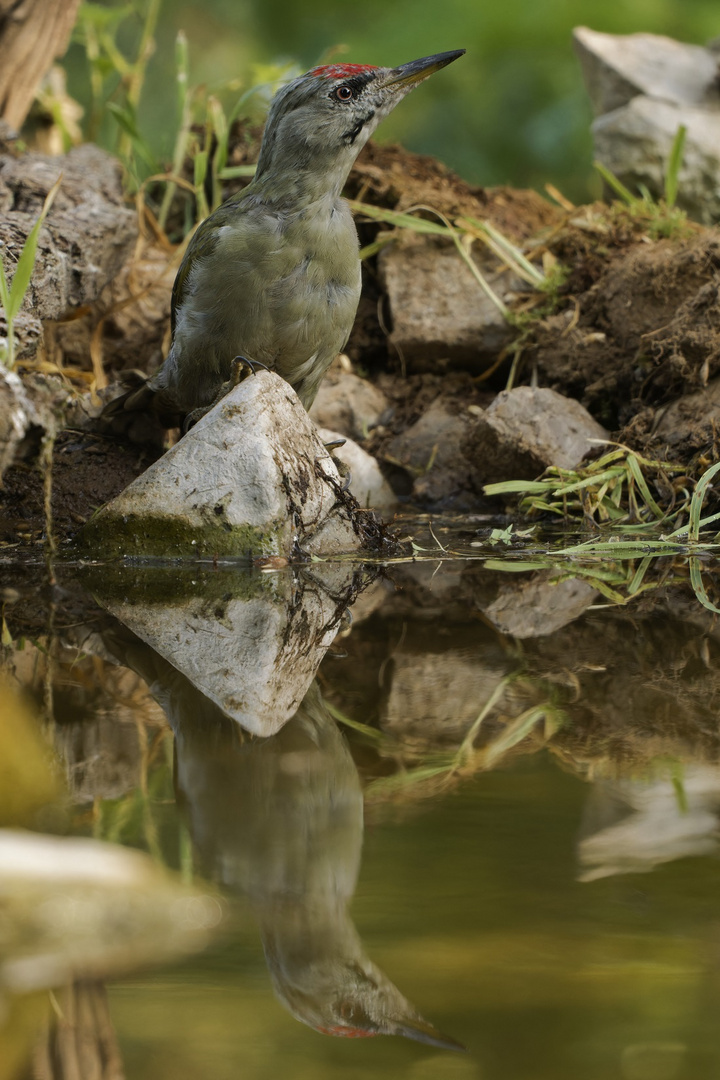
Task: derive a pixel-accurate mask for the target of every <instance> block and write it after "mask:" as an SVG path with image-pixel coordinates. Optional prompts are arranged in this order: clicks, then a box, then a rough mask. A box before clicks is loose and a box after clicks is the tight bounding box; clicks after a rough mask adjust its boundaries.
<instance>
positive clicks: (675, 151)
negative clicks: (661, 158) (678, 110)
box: [665, 124, 687, 207]
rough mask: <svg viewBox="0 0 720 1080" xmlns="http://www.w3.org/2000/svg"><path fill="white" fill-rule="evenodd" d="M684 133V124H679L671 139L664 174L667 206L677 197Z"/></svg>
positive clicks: (673, 203)
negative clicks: (671, 142)
mask: <svg viewBox="0 0 720 1080" xmlns="http://www.w3.org/2000/svg"><path fill="white" fill-rule="evenodd" d="M686 135H687V128H686V127H685V125H684V124H680V126H679V127H678V129H677V132H676V134H675V138H674V139H673V144H672V147H671V149H670V156H669V158H668V165H667V173H666V176H665V202H666V204H667V205H668V206H669V207H672V206H674V205H675V200H676V198H677V193H678V178H679V176H680V168H681V166H682V160H683V151H684V149H685V136H686Z"/></svg>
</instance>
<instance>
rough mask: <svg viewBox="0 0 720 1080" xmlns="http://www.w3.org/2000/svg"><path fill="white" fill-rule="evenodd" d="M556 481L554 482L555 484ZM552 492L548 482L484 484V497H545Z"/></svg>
mask: <svg viewBox="0 0 720 1080" xmlns="http://www.w3.org/2000/svg"><path fill="white" fill-rule="evenodd" d="M555 482H556V481H553V483H555ZM549 490H551V488H550V484H549V483H548V481H546V480H503V481H502V482H501V483H497V484H483V494H484V495H515V494H517V493H518V492H520V493H522V494H526V495H544V494H545V492H547V491H549Z"/></svg>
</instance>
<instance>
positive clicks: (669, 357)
mask: <svg viewBox="0 0 720 1080" xmlns="http://www.w3.org/2000/svg"><path fill="white" fill-rule="evenodd" d="M611 239H612V238H611ZM620 240H621V242H620V243H619V244H618V246H617V247H615V248H613V247H612V246H609V245H608V244H607V243H606V244H603V245H602V247H601V251H600V253H598V255H597V256H596V257H595V258H594V259H592V258H591V256H590V255H589V253H587V252H582V255H581V259H582V261H581V262H579V264H578V265H577V266H576V267H575V270H574V272H573V276H572V277H571V279H570V281H569V282H568V284H567V286H566V287H565V290H564V291H565V294H566V298H567V300H569V301H571V302H572V306H570V304H566V305H565V306H564V307H563V310H561V311H559V312H557V313H555V314H553V315H551V316H549V317H548V318H546V319H544V320H541V321H539V322H538V323H537V325H536V326H534V327H533V329H532V333H531V342H532V344H531V350H532V353H531V355H532V358H533V361H534V363H535V365H536V367H537V371H538V374H539V376H540V379H541V382H542V385H547V386H550V387H551V388H552V389H554V390H558V391H560V392H561V393H563V394H565V395H567V396H569V397H575V398H577V399H578V400H579V401H581V402H582V404H584V405H585V406H586V407H587V408H588V409H589V410H590V412H591V413H593V415H594V416H595V417H596V419H598V420H600V422H601V423H603V424H605V425H606V426H607V427H610V428H618V427H622V426H624V425H626V424H628V423H629V421H630V420H631V419H632V418H633V417H634V416H635V415H636V414H638V413H639V412H640V411H641V410H643V409H644V408H646V407H647V406H651V407H653V408H654V407H657V406H658V405H661V404H663V403H664V402H666V401H668V400H670V399H671V398H673V397H678V396H680V395H681V394H683V393H688V392H690V391H692V390H695V389H698V388H699V387H702V386H704V385H705V384H706V383H707V381H708V379H709V378H710V377H712V376H713V375H716V374H718V372H720V308H719V307H718V288H719V287H720V236H718V234H717V232H716V231H715V230H711V229H698V230H697V231H696V232H694V233H693V234H691V235H690V236H689V237H686V238H683V239H680V240H660V241H657V242H655V243H649V242H646V238H643V237H642V236H641V237H639V238H637V239H636V240H635V242H634V243H629V244H628V243H627V242H626V241H625V240H624V238H620ZM602 249H604V250H602ZM557 250H558V252H559V254H560V257H562V255H563V253H564V254H565V257H567V256H568V254H572V252H571V251H569V250H568V247H567V240H564V239H561V240H559V241H558V243H557ZM583 279H584V280H583Z"/></svg>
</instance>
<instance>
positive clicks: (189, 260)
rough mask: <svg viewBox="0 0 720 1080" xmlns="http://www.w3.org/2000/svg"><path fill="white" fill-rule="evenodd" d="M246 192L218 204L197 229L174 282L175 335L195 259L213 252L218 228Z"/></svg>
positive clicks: (172, 315) (172, 323)
mask: <svg viewBox="0 0 720 1080" xmlns="http://www.w3.org/2000/svg"><path fill="white" fill-rule="evenodd" d="M245 190H247V189H245ZM244 194H245V191H241V192H238V194H237V195H234V196H233V197H232V198H230V199H228V200H227V202H224V203H223V204H222V206H218V208H217V210H214V211H213V212H212V214H210V216H209V217H206V218H205V220H204V221H203V222H202V224H200V225H198V227H197V229H196V230H195V235H194V236H193V238H192V240H191V241H190V243H189V244H188V248H187V251H186V252H185V257H184V258H183V261H182V262H181V263H180V269H179V270H178V272H177V277H176V278H175V283H174V284H173V290H172V302H171V308H170V328H171V331H172V334H173V336H174V334H175V322H176V319H177V311H178V309H179V308H180V307H181V306H182V303H183V301H184V299H185V293H186V290H187V285H188V279H189V276H190V271H191V269H192V267H193V265H194V263H195V260H196V259H203V258H205V256H207V255H211V254H212V253H213V251H214V250H215V246H216V244H217V237H218V230H219V229H221V228H222V227H223V225H226V224H227V222H228V221H229V220H230V218H232V217H234V216H236V215H237V212H238V203H239V202H240V200H241V199H242V197H243V196H244Z"/></svg>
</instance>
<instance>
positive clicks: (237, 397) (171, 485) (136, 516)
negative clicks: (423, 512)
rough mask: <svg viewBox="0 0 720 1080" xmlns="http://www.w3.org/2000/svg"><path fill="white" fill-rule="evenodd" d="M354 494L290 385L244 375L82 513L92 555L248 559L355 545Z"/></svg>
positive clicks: (358, 539) (360, 539)
mask: <svg viewBox="0 0 720 1080" xmlns="http://www.w3.org/2000/svg"><path fill="white" fill-rule="evenodd" d="M355 508H356V507H355V504H354V503H353V501H352V499H351V498H350V497H349V496H348V495H347V494H346V493H344V492H343V491H342V481H341V478H340V476H339V474H338V472H337V469H336V467H335V465H334V463H333V461H332V459H331V457H330V455H329V454H328V452H327V450H326V449H325V448H324V446H323V445H322V443H321V442H320V440H319V438H318V436H317V433H316V431H315V429H314V426H313V424H312V422H311V421H310V419H309V417H308V415H307V413H306V412H305V410H304V409H303V407H302V405H301V404H300V401H299V400H298V398H297V396H296V394H295V393H294V391H293V390H292V389H291V387H290V386H289V385H288V383H286V382H285V381H284V380H283V379H281V378H280V377H279V376H278V375H274V374H272V373H270V372H260V373H258V374H257V375H255V376H253V377H252V378H248V379H245V380H244V382H242V383H241V384H240V385H239V386H236V387H235V388H234V389H233V390H232V391H231V392H230V393H229V394H227V395H226V397H224V398H223V399H222V401H220V402H219V403H218V404H217V405H216V406H215V407H214V408H213V409H212V410H211V411H210V412H209V413H207V414H206V415H205V416H204V417H203V418H202V419H201V420H200V421H199V423H197V424H196V425H195V427H193V428H192V429H191V430H190V431H189V432H188V433H187V435H185V436H184V438H182V439H181V440H180V441H179V442H178V443H177V444H176V445H175V446H174V447H173V448H172V449H171V450H169V451H168V452H167V453H166V454H165V455H164V456H163V457H162V458H160V459H159V460H158V461H157V462H155V463H154V464H153V465H151V466H150V468H149V469H147V470H146V472H144V473H143V474H142V475H141V476H140V477H138V479H137V480H135V481H134V482H133V483H132V484H130V486H129V487H128V488H126V489H125V491H123V492H122V494H121V495H119V496H118V497H117V498H116V499H114V500H113V501H112V502H111V503H109V504H108V505H107V506H106V507H104V508H103V509H102V510H101V511H100V512H99V513H98V514H97V515H96V516H95V517H94V518H92V519H91V520H90V522H88V524H87V525H86V526H85V527H84V529H83V530H82V533H81V537H80V539H81V543H82V544H83V546H84V547H86V548H89V549H90V550H91V551H92V552H93V554H94V555H95V556H97V557H100V556H104V557H106V558H107V557H112V556H118V555H132V556H135V557H169V558H201V559H202V558H204V559H213V558H217V557H218V556H229V557H232V558H237V559H247V560H251V559H253V558H258V557H265V556H282V557H285V558H289V557H290V556H291V555H292V554H294V553H297V552H300V551H302V552H305V553H308V554H315V555H330V554H337V553H340V552H347V551H357V550H360V549H361V548H362V547H363V543H364V540H365V536H364V534H363V526H362V523H361V521H360V520H359V515H358V514H356V513H354V509H355Z"/></svg>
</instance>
